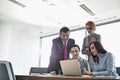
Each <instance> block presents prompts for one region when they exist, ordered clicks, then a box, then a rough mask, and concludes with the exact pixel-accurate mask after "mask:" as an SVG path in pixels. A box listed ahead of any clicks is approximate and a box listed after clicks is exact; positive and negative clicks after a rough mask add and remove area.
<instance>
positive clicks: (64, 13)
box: [0, 0, 120, 36]
mask: <svg viewBox="0 0 120 80" xmlns="http://www.w3.org/2000/svg"><path fill="white" fill-rule="evenodd" d="M118 19H120V0H0V20H1V21H11V22H12V21H13V22H20V23H24V24H29V25H31V26H32V28H30V29H33V28H34V30H36V31H37V32H39V33H40V35H41V36H45V35H50V34H54V33H57V32H58V31H59V29H60V28H61V27H63V26H68V27H70V29H76V28H80V27H83V26H84V24H85V23H86V22H87V21H89V20H93V21H95V23H96V24H99V23H105V22H109V21H114V20H118Z"/></svg>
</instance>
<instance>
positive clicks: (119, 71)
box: [116, 67, 120, 76]
mask: <svg viewBox="0 0 120 80" xmlns="http://www.w3.org/2000/svg"><path fill="white" fill-rule="evenodd" d="M116 71H117V73H118V75H119V76H120V67H116Z"/></svg>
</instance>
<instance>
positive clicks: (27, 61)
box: [0, 22, 40, 75]
mask: <svg viewBox="0 0 120 80" xmlns="http://www.w3.org/2000/svg"><path fill="white" fill-rule="evenodd" d="M27 26H28V25H25V24H20V23H15V22H0V60H8V61H11V62H12V65H13V70H14V73H15V75H19V74H29V71H30V67H31V66H39V61H38V60H39V54H40V37H39V34H36V33H34V32H33V31H31V30H30V29H28V28H27Z"/></svg>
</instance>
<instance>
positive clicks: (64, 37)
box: [60, 31, 70, 41]
mask: <svg viewBox="0 0 120 80" xmlns="http://www.w3.org/2000/svg"><path fill="white" fill-rule="evenodd" d="M69 35H70V32H69V31H68V32H61V33H60V38H61V39H62V40H63V41H67V40H68V39H69Z"/></svg>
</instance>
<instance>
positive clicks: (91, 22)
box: [85, 21, 96, 30]
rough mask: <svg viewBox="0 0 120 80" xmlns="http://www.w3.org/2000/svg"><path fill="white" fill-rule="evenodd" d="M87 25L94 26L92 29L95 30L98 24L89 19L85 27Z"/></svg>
mask: <svg viewBox="0 0 120 80" xmlns="http://www.w3.org/2000/svg"><path fill="white" fill-rule="evenodd" d="M86 26H90V27H91V28H92V30H95V29H96V25H95V23H94V22H93V21H88V22H87V23H86V24H85V27H86Z"/></svg>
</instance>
